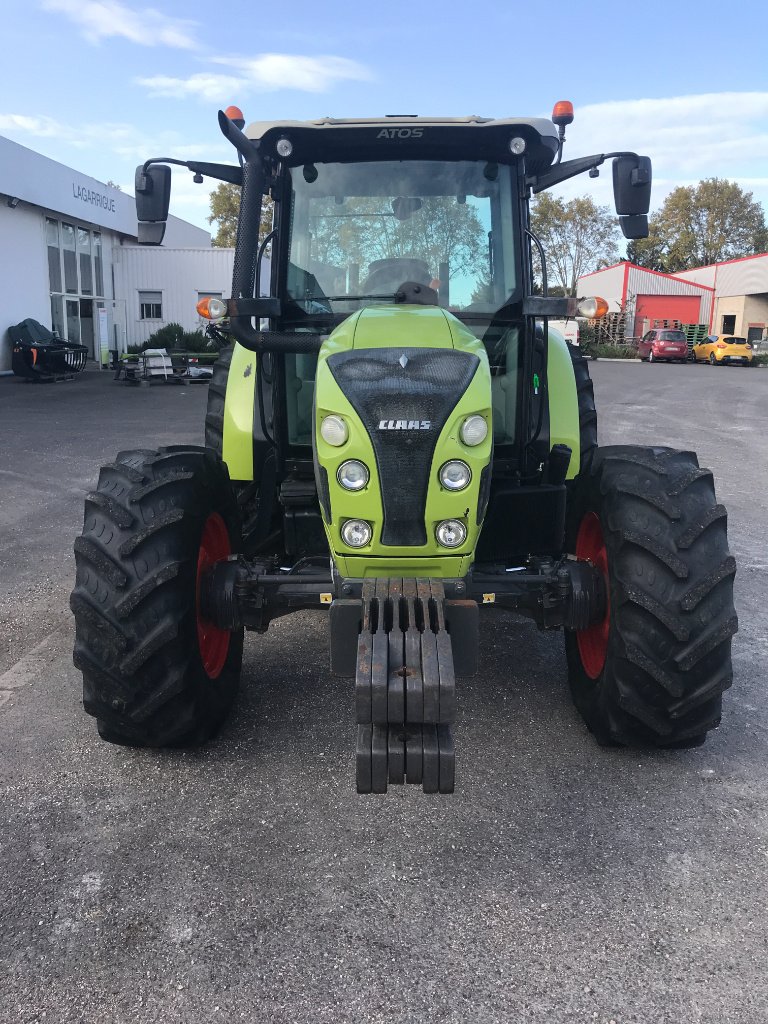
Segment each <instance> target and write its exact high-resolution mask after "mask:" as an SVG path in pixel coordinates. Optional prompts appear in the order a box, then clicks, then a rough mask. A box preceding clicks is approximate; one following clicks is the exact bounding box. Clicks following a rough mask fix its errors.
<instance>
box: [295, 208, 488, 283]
mask: <svg viewBox="0 0 768 1024" xmlns="http://www.w3.org/2000/svg"><path fill="white" fill-rule="evenodd" d="M310 231H311V233H312V257H313V259H314V260H316V261H318V262H320V263H325V264H329V265H339V266H343V265H346V263H347V262H348V261H351V262H356V263H358V264H360V265H362V266H366V265H368V264H370V263H373V262H374V260H380V259H391V258H392V257H413V258H416V259H421V260H423V261H424V262H425V263H426V264H427V265H428V266H429V268H430V269H431V271H432V273H433V274H437V273H439V269H440V265H441V264H442V263H447V264H448V268H449V270H448V276H449V278H451V279H455V278H459V277H472V276H473V275H475V274H479V273H482V271H483V269H484V268H487V266H488V246H487V242H486V241H485V234H484V231H483V226H482V224H481V222H480V218H479V217H478V214H477V210H476V209H475V208H474V207H473V206H472V205H471V204H470V203H463V204H462V203H458V202H457V201H456V198H455V197H454V196H428V197H426V198H424V199H422V200H420V206H419V207H418V209H416V210H415V211H414V212H413V213H411V214H409V215H408V216H405V217H403V218H399V217H397V216H395V215H394V213H393V212H392V209H391V206H390V204H389V202H388V201H386V200H384V199H382V198H380V197H378V196H374V197H370V198H369V197H357V198H350V199H346V200H345V201H344V202H343V203H342V204H339V203H337V202H336V200H335V199H334V198H332V197H331V198H326V199H317V200H315V201H314V202H313V204H312V212H311V216H310Z"/></svg>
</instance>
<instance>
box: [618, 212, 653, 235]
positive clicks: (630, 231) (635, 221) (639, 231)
mask: <svg viewBox="0 0 768 1024" xmlns="http://www.w3.org/2000/svg"><path fill="white" fill-rule="evenodd" d="M619 225H620V227H621V231H622V234H623V235H624V237H625V238H647V237H648V217H647V216H646V215H645V214H644V213H636V214H635V215H634V216H632V217H619Z"/></svg>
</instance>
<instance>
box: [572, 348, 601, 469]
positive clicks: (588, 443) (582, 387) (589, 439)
mask: <svg viewBox="0 0 768 1024" xmlns="http://www.w3.org/2000/svg"><path fill="white" fill-rule="evenodd" d="M568 351H569V353H570V356H571V362H572V363H573V375H574V378H575V380H576V396H577V398H578V403H579V444H580V448H581V451H580V456H581V464H580V469H579V472H580V473H583V472H584V471H585V470H586V469H587V468H588V467H589V465H590V463H591V461H592V456H593V455H594V453H595V452H596V451H597V408H596V407H595V389H594V385H593V384H592V379H591V377H590V376H589V361H588V360H587V359H585V358H584V356H583V355H582V354H581V352H579V350H578V349H577V348H575V347H574V346H573V345H569V346H568Z"/></svg>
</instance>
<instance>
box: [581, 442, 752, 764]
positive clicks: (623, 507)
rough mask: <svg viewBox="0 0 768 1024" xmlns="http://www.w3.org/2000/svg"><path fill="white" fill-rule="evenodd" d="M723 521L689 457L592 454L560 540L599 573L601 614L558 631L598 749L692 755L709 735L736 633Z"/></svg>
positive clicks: (663, 452) (632, 451) (705, 477)
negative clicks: (676, 750) (603, 598)
mask: <svg viewBox="0 0 768 1024" xmlns="http://www.w3.org/2000/svg"><path fill="white" fill-rule="evenodd" d="M726 523H727V514H726V510H725V508H724V507H723V506H722V505H718V504H717V502H716V499H715V490H714V484H713V480H712V474H711V473H710V472H709V470H705V469H700V468H699V464H698V461H697V459H696V456H695V454H694V453H693V452H680V451H674V450H671V449H667V448H638V447H633V446H624V445H622V446H615V447H605V448H599V449H598V451H597V453H596V455H595V457H594V459H593V461H592V465H591V468H590V472H589V473H588V474H587V476H586V477H585V478H583V479H581V480H580V482H579V489H578V491H577V493H576V494H575V495H574V500H573V502H572V505H571V507H570V509H569V516H568V538H567V539H568V551H569V552H572V553H574V554H576V555H577V557H579V558H585V559H588V560H589V561H591V562H592V563H593V564H594V565H595V566H596V567H597V568H598V569H599V570H600V571H601V573H602V574H603V577H604V580H605V583H606V591H607V607H606V611H605V617H604V618H603V620H602V621H600V622H598V623H596V624H595V625H593V626H590V627H589V628H588V629H585V630H581V631H579V632H568V631H566V656H567V661H568V673H569V681H570V686H571V692H572V694H573V699H574V703H575V704H576V707H577V708H578V710H579V711H580V712H581V714H582V716H583V718H584V720H585V721H586V723H587V725H588V727H589V728H590V730H591V731H592V733H593V734H594V735H595V737H596V738H597V740H598V742H600V743H602V744H606V745H623V746H639V747H687V746H698V745H699V744H700V743H703V742H704V739H705V738H706V734H707V732H708V731H709V730H710V729H714V728H716V727H717V725H719V723H720V712H721V703H722V693H723V691H724V690H726V689H727V688H728V687H729V686H730V685H731V682H732V670H731V637H732V636H733V634H734V633H735V632H736V630H737V628H738V623H737V619H736V612H735V609H734V604H733V576H734V574H735V572H736V564H735V561H734V559H733V557H732V556H731V554H730V553H729V551H728V539H727V535H726Z"/></svg>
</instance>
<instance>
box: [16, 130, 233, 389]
mask: <svg viewBox="0 0 768 1024" xmlns="http://www.w3.org/2000/svg"><path fill="white" fill-rule="evenodd" d="M136 230H137V229H136V209H135V206H134V200H133V197H132V196H129V195H125V194H124V193H122V192H120V191H119V190H118V189H115V188H112V187H110V186H108V185H105V184H103V183H102V182H99V181H96V180H95V179H94V178H90V177H88V176H87V175H84V174H81V173H80V172H79V171H76V170H73V169H72V168H70V167H66V166H64V165H63V164H60V163H57V162H56V161H55V160H49V159H48V158H47V157H44V156H41V155H40V154H39V153H35V152H33V151H32V150H30V149H27V148H26V147H24V146H20V145H19V144H18V143H16V142H12V141H10V139H5V138H2V137H0V272H1V274H2V282H3V301H2V303H0V372H8V371H9V370H10V366H11V352H10V342H9V340H8V335H7V330H8V327H10V326H12V325H13V324H17V323H19V322H20V321H21V320H24V319H26V318H27V317H31V318H32V319H34V320H38V321H39V322H40V323H42V324H44V325H45V326H47V327H52V328H53V329H54V330H56V331H57V332H58V333H59V335H60V336H61V337H62V338H66V339H68V340H70V341H77V342H80V343H81V344H84V345H87V346H88V348H89V354H90V355H91V356H92V357H93V358H95V359H97V360H99V359H100V360H103V361H105V360H106V357H107V352H108V350H109V349H117V350H118V351H124V350H125V348H126V345H129V344H137V343H140V342H142V341H145V340H146V339H147V337H148V336H149V335H150V334H151V333H152V332H153V331H154V330H157V328H158V327H161V326H162V325H163V324H165V323H169V322H176V323H180V324H181V325H182V326H183V327H184V328H185V329H186V330H194V329H195V328H196V327H198V326H199V319H198V316H197V313H196V311H195V305H196V303H197V299H198V297H199V296H200V295H222V294H223V295H228V294H229V290H230V287H231V283H232V263H233V253H232V250H231V249H212V248H211V236H210V233H209V232H207V231H204V230H203V229H202V228H198V227H195V226H194V225H192V224H188V223H187V222H186V221H183V220H180V219H179V218H177V217H169V219H168V226H167V229H166V234H165V241H164V243H163V245H162V246H161V247H160V248H145V247H143V246H142V247H139V246H138V245H137V244H136Z"/></svg>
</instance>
